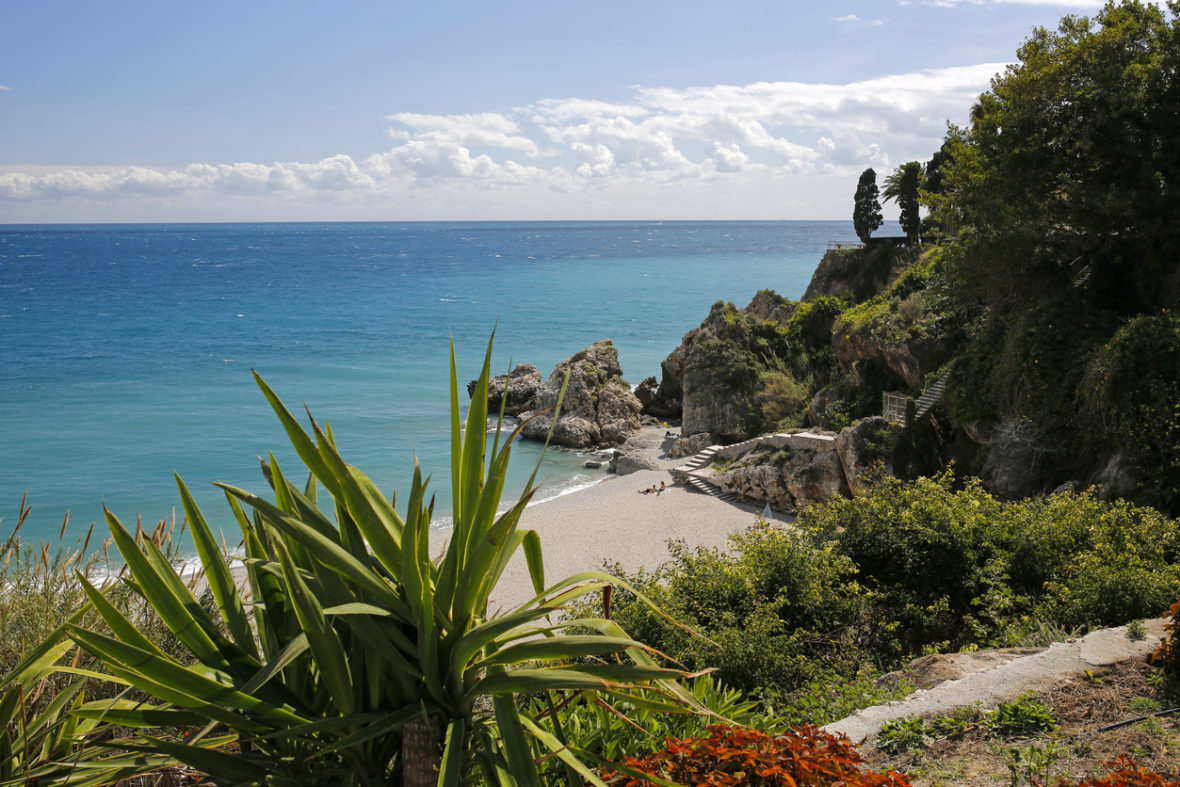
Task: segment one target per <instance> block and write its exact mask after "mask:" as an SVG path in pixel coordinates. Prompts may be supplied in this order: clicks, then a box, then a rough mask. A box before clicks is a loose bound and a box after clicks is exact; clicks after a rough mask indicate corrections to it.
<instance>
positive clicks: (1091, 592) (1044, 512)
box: [1006, 492, 1180, 626]
mask: <svg viewBox="0 0 1180 787" xmlns="http://www.w3.org/2000/svg"><path fill="white" fill-rule="evenodd" d="M1006 511H1007V517H1006V518H1007V520H1008V525H1007V526H1006V527H1007V529H1008V531H1009V532H1010V533H1011V534H1012V546H1011V558H1010V565H1011V568H1010V574H1011V578H1012V584H1013V588H1014V590H1015V591H1016V592H1018V593H1023V594H1028V595H1029V596H1032V597H1038V599H1037V602H1036V612H1035V615H1036V616H1037V617H1040V618H1042V619H1047V620H1052V621H1055V622H1056V623H1058V624H1059V625H1063V626H1081V625H1102V626H1114V625H1119V624H1122V623H1125V622H1127V621H1129V620H1134V619H1136V618H1144V617H1154V616H1156V615H1159V614H1160V612H1161V611H1162V610H1164V609H1166V608H1167V606H1168V603H1169V602H1170V601H1171V600H1172V599H1173V598H1175V597H1177V595H1180V531H1178V530H1177V527H1176V523H1175V522H1174V521H1172V520H1169V519H1167V518H1166V517H1164V516H1163V515H1161V514H1160V513H1159V512H1157V511H1155V510H1153V509H1150V508H1141V507H1136V506H1133V505H1131V504H1130V503H1127V502H1125V501H1111V502H1107V501H1102V500H1099V499H1098V498H1097V496H1096V495H1095V494H1093V493H1092V492H1084V493H1081V494H1075V493H1066V494H1058V495H1053V496H1051V497H1049V498H1047V499H1044V500H1029V501H1023V502H1018V503H1012V504H1009V505H1008V506H1007V507H1006Z"/></svg>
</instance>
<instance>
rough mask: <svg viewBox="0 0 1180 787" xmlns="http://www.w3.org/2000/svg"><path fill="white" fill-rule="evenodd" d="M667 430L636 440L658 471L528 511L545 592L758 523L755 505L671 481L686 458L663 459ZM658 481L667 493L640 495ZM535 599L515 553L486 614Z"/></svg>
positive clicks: (613, 480) (652, 563)
mask: <svg viewBox="0 0 1180 787" xmlns="http://www.w3.org/2000/svg"><path fill="white" fill-rule="evenodd" d="M664 431H665V428H664V427H662V426H648V427H643V428H642V429H641V430H640V433H639V434H640V439H639V440H638V441H636V442H638V443H639V444H640V445H641V446H642V452H643V455H644V456H645V458H647V459H650V460H651V461H652V462H653V463H654V464H656V465H657V466H658V468H659V469H655V470H639V471H636V472H633V473H628V474H626V475H609V476H607V477H606V478H604V479H603V480H601V481H599V482H597V483H594V484H592V485H590V486H588V487H585V488H582V489H578V490H576V491H574V492H571V493H568V494H564V495H560V496H558V497H554V498H551V499H549V500H546V501H544V502H538V503H535V504H533V505H530V506H528V507H527V508H526V509H525V510H524V513H523V514H522V515H521V518H520V527H521V528H525V529H529V530H535V531H536V532H537V534H538V535H539V536H540V537H541V547H542V555H543V557H544V565H545V584H546V586H549V585H552V584H553V583H554V582H556V581H559V580H561V579H564V578H565V577H568V576H570V575H572V574H577V573H580V572H583V571H598V570H602V568H603V565H604V564H606V563H617V564H618V565H619V566H620V567H622V568H623V569H625V570H627V571H635V570H637V569H639V568H641V567H642V568H647V569H649V570H654V569H655V568H657V567H658V566H660V565H661V564H663V563H666V562H667V561H668V560H669V559H670V558H671V555H670V554H669V552H668V548H667V544H668V542H669V541H683V542H684V543H685V544H686V545H687V546H688V547H689V548H695V547H698V546H703V547H724V546H725V543H726V541H727V539H728V538H729V536H730V535H732V534H733V533H737V532H741V531H742V530H745V529H746V528H748V527H749V526H750V525H752V524H754V522H755V520H756V519H757V517H758V515H759V514H760V512H761V508H760V507H758V506H754V505H749V504H744V503H727V502H724V501H722V500H719V499H718V498H716V497H712V496H710V495H705V494H702V493H700V492H696V491H690V490H689V489H688V488H686V487H684V486H681V485H673V484H672V483H671V482H672V476H671V474H670V473H669V472H668V471H669V469H670V468H672V467H676V466H677V465H680V464H682V463H684V462H686V461H688V460H687V457H685V458H681V459H667V458H665V452H666V451H667V448H668V447H670V445H671V440H667V439H664V437H663V432H664ZM633 439H634V438H633ZM661 481H662V482H664V483H665V484H667V489H666V490H665V491H664V492H663V493H662V494H659V495H644V494H639V492H640V490H643V489H647V488H649V487H651V486H653V485H654V486H659V484H660V482H661ZM534 595H535V593H534V591H533V587H532V582H531V580H530V579H529V575H528V567H527V564H526V563H525V560H524V555H523V554H522V553H519V552H518V553H517V554H516V555H514V556H513V559H512V561H511V562H510V563H509V564H508V567H507V568H506V569H505V571H504V574H503V576H502V577H501V578H500V582H499V584H498V585H497V586H496V590H495V592H494V593H493V594H492V598H491V602H490V609H489V611H491V612H493V613H494V612H495V611H496V610H499V611H501V612H503V611H506V610H508V609H511V608H513V607H515V606H517V605H519V604H522V603H524V602H526V601H528V600H529V599H531V598H533V597H534Z"/></svg>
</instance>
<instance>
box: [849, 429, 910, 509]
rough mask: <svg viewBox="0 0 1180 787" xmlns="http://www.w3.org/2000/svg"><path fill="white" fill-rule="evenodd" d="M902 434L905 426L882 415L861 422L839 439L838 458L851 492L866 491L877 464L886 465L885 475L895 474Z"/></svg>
mask: <svg viewBox="0 0 1180 787" xmlns="http://www.w3.org/2000/svg"><path fill="white" fill-rule="evenodd" d="M901 431H902V427H901V426H898V425H897V424H891V423H889V422H888V421H886V420H885V419H884V418H882V417H881V416H879V415H878V416H874V417H872V418H865V419H864V420H862V421H858V422H857V423H855V424H853V425H852V426H850V427H848V428H847V429H844V430H842V431H841V432H840V434H838V435H837V436H836V454H837V456H839V457H840V468H841V470H842V471H843V473H844V482H845V483H846V484H847V485H848V491H849V492H852V493H854V494H855V493H856V492H859V491H860V490H861V489H863V488H864V486H865V482H866V481H867V479H868V476H869V473H870V471H871V470H872V469H873V468H874V466H876V465H877V464H881V465H883V466H884V469H885V472H887V473H892V472H893V466H892V460H893V457H892V453H893V448H894V445H895V444H896V441H897V439H898V437H899V436H900V433H901Z"/></svg>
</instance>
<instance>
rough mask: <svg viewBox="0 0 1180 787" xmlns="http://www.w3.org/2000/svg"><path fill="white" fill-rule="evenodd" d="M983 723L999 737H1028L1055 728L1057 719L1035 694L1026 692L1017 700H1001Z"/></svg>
mask: <svg viewBox="0 0 1180 787" xmlns="http://www.w3.org/2000/svg"><path fill="white" fill-rule="evenodd" d="M983 725H984V726H985V727H987V730H988V732H990V733H991V734H992V735H993V736H995V737H997V738H1026V737H1029V736H1031V735H1038V734H1040V733H1043V732H1050V731H1052V730H1055V729H1056V728H1057V719H1056V718H1055V717H1054V716H1053V712H1052V711H1051V710H1049V709H1048V708H1046V707H1045V705H1044V703H1042V702H1039V701H1038V700H1037V698H1036V695H1035V694H1032V695H1030V694H1026V695H1025V696H1023V697H1021V698H1020V699H1018V700H1016V701H1015V702H1001V703H1000V704H999V706H998V707H997V708H996V709H995V710H994V711H992V712H991V713H989V714H987V715H986V716H985V717H984V719H983Z"/></svg>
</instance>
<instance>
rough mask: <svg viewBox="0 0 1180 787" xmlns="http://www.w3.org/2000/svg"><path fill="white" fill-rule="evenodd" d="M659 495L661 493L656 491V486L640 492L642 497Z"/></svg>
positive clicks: (653, 485)
mask: <svg viewBox="0 0 1180 787" xmlns="http://www.w3.org/2000/svg"><path fill="white" fill-rule="evenodd" d="M659 493H660V490H658V489H656V485H655V484H652V485H651V489H640V490H639V494H641V495H658V494H659Z"/></svg>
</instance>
